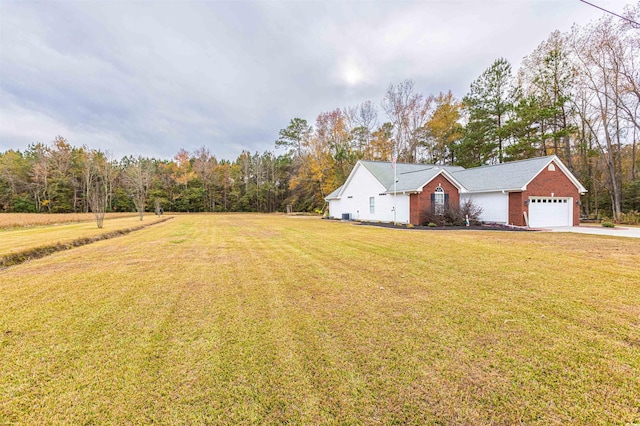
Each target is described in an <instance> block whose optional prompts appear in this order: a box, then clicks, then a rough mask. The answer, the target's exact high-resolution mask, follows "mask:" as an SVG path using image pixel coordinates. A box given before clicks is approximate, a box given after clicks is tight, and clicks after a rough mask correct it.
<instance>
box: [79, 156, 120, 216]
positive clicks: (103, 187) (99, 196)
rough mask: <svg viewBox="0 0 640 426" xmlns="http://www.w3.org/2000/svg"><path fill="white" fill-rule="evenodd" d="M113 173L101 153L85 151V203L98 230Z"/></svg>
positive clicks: (109, 191)
mask: <svg viewBox="0 0 640 426" xmlns="http://www.w3.org/2000/svg"><path fill="white" fill-rule="evenodd" d="M113 175H114V171H113V166H112V164H111V162H109V161H108V159H107V156H106V154H105V153H103V152H102V151H97V150H90V151H87V158H86V163H85V169H84V181H85V187H86V190H87V202H88V204H89V207H90V208H91V211H92V212H93V214H94V216H95V218H96V224H97V225H98V228H102V226H103V224H104V216H105V213H106V209H107V205H108V203H109V199H110V194H111V185H112V179H113Z"/></svg>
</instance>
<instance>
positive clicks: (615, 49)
mask: <svg viewBox="0 0 640 426" xmlns="http://www.w3.org/2000/svg"><path fill="white" fill-rule="evenodd" d="M570 42H571V48H572V54H573V58H574V60H575V61H576V68H577V69H579V70H580V74H579V76H578V84H579V87H580V90H579V91H578V93H579V96H580V98H579V99H578V102H580V105H579V106H578V107H577V108H576V109H577V111H578V113H579V114H580V124H581V125H582V126H583V127H584V128H585V133H586V134H588V136H589V137H590V138H591V140H592V141H593V142H594V144H595V146H596V147H597V149H598V150H599V152H600V154H601V155H600V158H601V160H602V161H603V163H604V166H605V168H606V171H607V174H606V186H607V188H608V190H609V195H610V197H611V209H612V214H613V218H614V220H616V221H617V220H619V219H620V215H621V212H622V181H623V176H622V147H623V140H624V136H625V127H626V124H625V121H624V119H625V115H624V113H623V110H622V109H621V108H620V105H621V103H622V102H624V101H623V98H624V96H623V92H624V88H623V86H622V85H621V84H620V69H621V67H622V65H621V64H622V63H624V62H625V59H626V58H625V53H626V51H625V49H624V44H623V43H622V41H621V38H620V33H619V28H618V27H617V26H616V25H615V24H614V22H613V20H612V18H611V17H604V18H602V19H600V21H598V22H597V23H595V24H591V25H589V26H588V27H586V28H585V29H584V30H582V31H581V29H580V28H579V27H574V28H573V31H572V33H571V37H570Z"/></svg>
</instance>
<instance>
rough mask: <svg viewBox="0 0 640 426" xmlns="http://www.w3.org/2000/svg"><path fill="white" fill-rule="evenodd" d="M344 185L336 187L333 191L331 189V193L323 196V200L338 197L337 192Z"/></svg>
mask: <svg viewBox="0 0 640 426" xmlns="http://www.w3.org/2000/svg"><path fill="white" fill-rule="evenodd" d="M343 186H344V185H340V186H339V187H337V188H336V190H335V191H333V192H332V193H331V194H329V195H327V196H326V197H324V199H325V200H335V199H338V194H339V193H340V191H341V190H342V187H343Z"/></svg>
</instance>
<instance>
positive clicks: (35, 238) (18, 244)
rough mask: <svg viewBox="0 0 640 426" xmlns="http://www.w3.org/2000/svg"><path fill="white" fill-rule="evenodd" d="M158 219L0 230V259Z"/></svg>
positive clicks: (111, 220) (157, 219)
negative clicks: (97, 224) (101, 224)
mask: <svg viewBox="0 0 640 426" xmlns="http://www.w3.org/2000/svg"><path fill="white" fill-rule="evenodd" d="M159 220H161V218H159V217H157V216H146V217H145V218H144V220H143V221H141V220H140V218H139V217H138V216H135V217H134V216H130V217H124V218H112V219H106V220H105V221H104V226H103V228H98V227H97V226H96V222H95V221H92V222H79V223H67V224H62V225H55V226H37V227H26V228H12V229H8V230H0V257H2V256H6V255H9V254H13V253H19V252H22V251H26V250H30V249H36V248H38V247H46V246H51V245H55V244H67V243H70V242H72V241H74V240H78V239H83V238H90V237H95V236H97V235H101V234H105V233H108V232H113V231H118V230H122V229H127V228H131V227H135V226H140V225H143V224H148V223H154V222H156V221H159Z"/></svg>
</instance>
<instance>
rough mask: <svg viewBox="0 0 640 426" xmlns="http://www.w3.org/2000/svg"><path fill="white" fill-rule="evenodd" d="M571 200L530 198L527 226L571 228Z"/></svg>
mask: <svg viewBox="0 0 640 426" xmlns="http://www.w3.org/2000/svg"><path fill="white" fill-rule="evenodd" d="M572 202H573V198H557V197H530V198H529V226H531V227H532V228H544V227H548V226H572V225H573V220H572V215H573V209H572V208H573V203H572Z"/></svg>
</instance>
